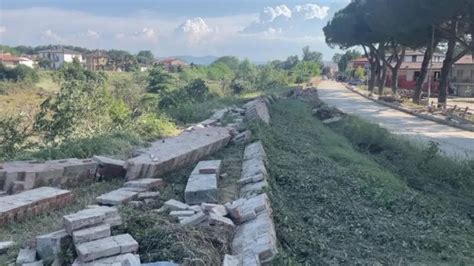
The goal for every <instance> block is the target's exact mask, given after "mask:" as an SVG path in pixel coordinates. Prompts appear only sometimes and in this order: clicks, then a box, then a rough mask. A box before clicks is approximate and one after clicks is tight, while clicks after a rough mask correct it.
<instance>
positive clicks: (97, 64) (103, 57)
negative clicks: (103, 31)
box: [85, 52, 109, 71]
mask: <svg viewBox="0 0 474 266" xmlns="http://www.w3.org/2000/svg"><path fill="white" fill-rule="evenodd" d="M108 60H109V57H108V56H107V54H106V53H103V52H97V53H91V54H87V55H85V61H86V68H87V69H89V70H93V71H97V70H105V68H106V65H107V61H108Z"/></svg>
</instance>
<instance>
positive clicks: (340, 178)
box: [254, 99, 474, 265]
mask: <svg viewBox="0 0 474 266" xmlns="http://www.w3.org/2000/svg"><path fill="white" fill-rule="evenodd" d="M271 113H272V120H271V125H270V126H265V125H257V126H254V136H256V137H257V138H260V139H261V140H262V141H263V144H264V147H265V149H266V152H267V154H268V159H269V175H270V179H269V181H270V189H269V194H270V198H271V202H272V208H273V215H274V219H275V224H276V230H277V235H278V239H279V243H280V246H281V250H282V252H281V253H280V255H279V257H278V258H277V260H276V261H275V262H274V264H276V265H281V264H284V265H289V264H291V265H294V264H305V265H325V264H362V265H366V264H375V263H381V264H402V265H403V264H413V263H424V264H440V263H441V264H459V263H472V261H473V260H474V253H473V252H472V250H474V226H473V223H472V222H473V221H472V216H471V217H470V216H469V214H468V213H467V212H466V211H465V209H464V208H461V207H459V205H458V204H457V202H458V201H454V200H452V198H451V197H448V196H445V197H439V195H437V191H419V190H417V189H414V188H413V187H411V186H410V184H409V183H408V182H407V180H408V179H409V177H408V176H405V173H404V172H403V171H395V170H393V169H391V168H390V167H387V166H386V165H384V164H382V163H380V162H379V161H377V160H375V159H374V158H373V157H372V156H371V155H369V154H366V153H364V152H361V151H360V150H358V149H356V148H355V147H354V145H353V143H351V141H350V140H349V139H347V138H346V137H344V136H341V135H339V134H337V133H336V132H334V131H332V130H331V129H329V128H328V127H326V126H324V125H323V124H322V123H321V122H319V121H318V120H317V119H315V118H314V117H312V116H311V106H310V105H309V104H306V103H303V102H300V101H298V100H288V99H283V100H279V101H278V102H277V103H275V104H274V105H273V106H272V112H271ZM349 134H350V133H349ZM400 156H403V154H401V155H400ZM448 163H452V162H448ZM422 172H423V169H420V173H422ZM424 181H425V182H429V180H424ZM465 200H466V201H467V202H470V203H471V206H472V197H471V198H466V199H465Z"/></svg>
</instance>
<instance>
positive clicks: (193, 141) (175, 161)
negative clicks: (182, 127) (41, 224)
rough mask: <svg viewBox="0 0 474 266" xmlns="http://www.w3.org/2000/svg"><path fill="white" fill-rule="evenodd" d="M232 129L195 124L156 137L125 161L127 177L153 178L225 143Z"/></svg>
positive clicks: (215, 149) (199, 157)
mask: <svg viewBox="0 0 474 266" xmlns="http://www.w3.org/2000/svg"><path fill="white" fill-rule="evenodd" d="M230 139H231V135H230V133H229V130H228V129H226V128H221V127H212V126H210V127H193V128H192V129H191V130H189V131H184V132H183V133H182V134H180V135H178V136H176V137H172V138H165V139H162V140H158V141H155V142H153V143H152V144H151V146H150V147H148V148H145V149H141V150H139V152H140V153H141V154H140V155H139V156H137V157H134V158H131V159H129V160H127V162H126V166H125V167H126V169H127V175H126V178H127V179H128V180H133V179H137V178H153V177H157V176H160V175H163V174H165V173H167V172H170V171H172V170H175V169H177V168H179V167H182V166H184V165H189V164H192V163H195V162H197V161H199V159H201V158H203V157H204V156H207V155H209V154H211V153H214V152H216V151H217V150H219V149H221V148H223V147H224V146H226V145H227V144H228V143H229V141H230Z"/></svg>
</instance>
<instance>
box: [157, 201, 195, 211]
mask: <svg viewBox="0 0 474 266" xmlns="http://www.w3.org/2000/svg"><path fill="white" fill-rule="evenodd" d="M163 207H164V208H165V209H167V210H169V211H185V210H188V209H189V205H188V204H185V203H182V202H181V201H177V200H174V199H170V200H168V201H166V202H165V204H164V205H163Z"/></svg>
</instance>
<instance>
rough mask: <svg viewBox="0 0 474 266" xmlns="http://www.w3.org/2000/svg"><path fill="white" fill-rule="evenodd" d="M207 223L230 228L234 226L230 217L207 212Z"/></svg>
mask: <svg viewBox="0 0 474 266" xmlns="http://www.w3.org/2000/svg"><path fill="white" fill-rule="evenodd" d="M209 224H210V225H224V226H227V227H230V228H234V227H235V224H234V222H232V220H231V219H229V218H226V217H223V216H221V215H218V214H215V213H212V212H211V213H209Z"/></svg>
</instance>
